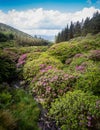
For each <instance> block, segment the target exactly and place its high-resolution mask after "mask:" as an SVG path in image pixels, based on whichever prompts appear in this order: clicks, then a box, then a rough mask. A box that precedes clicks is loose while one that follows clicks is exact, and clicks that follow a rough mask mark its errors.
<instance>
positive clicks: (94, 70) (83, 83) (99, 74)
mask: <svg viewBox="0 0 100 130" xmlns="http://www.w3.org/2000/svg"><path fill="white" fill-rule="evenodd" d="M75 86H76V89H81V90H83V91H85V92H86V91H89V92H91V93H93V94H95V95H99V94H100V89H99V88H100V64H98V65H97V64H95V63H94V64H88V68H87V71H86V73H84V74H82V75H80V76H79V78H78V79H77V82H76V84H75Z"/></svg>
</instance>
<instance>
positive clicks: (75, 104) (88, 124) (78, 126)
mask: <svg viewBox="0 0 100 130" xmlns="http://www.w3.org/2000/svg"><path fill="white" fill-rule="evenodd" d="M99 109H100V99H99V98H98V97H97V96H93V95H91V94H89V93H84V92H82V91H79V90H76V91H74V92H68V93H67V94H65V95H64V96H62V97H59V98H58V99H56V100H55V102H52V104H51V108H50V110H49V115H50V117H51V118H53V119H55V120H56V122H57V124H58V125H59V126H61V130H91V129H93V130H95V129H96V130H99V128H100V122H99V121H100V111H99Z"/></svg>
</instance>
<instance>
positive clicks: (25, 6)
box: [0, 0, 100, 38]
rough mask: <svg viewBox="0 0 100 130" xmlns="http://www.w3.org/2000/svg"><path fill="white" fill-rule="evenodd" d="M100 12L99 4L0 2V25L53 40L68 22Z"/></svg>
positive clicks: (87, 0)
mask: <svg viewBox="0 0 100 130" xmlns="http://www.w3.org/2000/svg"><path fill="white" fill-rule="evenodd" d="M97 10H98V11H99V12H100V0H76V1H75V0H0V22H2V23H5V24H8V25H10V26H13V27H15V28H17V29H19V30H21V31H24V32H26V33H28V34H31V35H33V36H34V35H43V36H45V37H47V38H53V36H55V35H56V34H57V33H58V32H59V31H60V30H61V29H62V28H64V27H65V26H66V25H67V24H69V23H70V22H71V21H73V22H75V21H78V20H79V21H81V20H82V19H85V18H86V17H92V15H93V13H94V12H96V11H97Z"/></svg>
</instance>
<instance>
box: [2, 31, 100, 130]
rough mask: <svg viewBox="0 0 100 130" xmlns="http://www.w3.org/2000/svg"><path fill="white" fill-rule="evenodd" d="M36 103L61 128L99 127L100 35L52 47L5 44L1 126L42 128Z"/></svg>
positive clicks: (26, 129)
mask: <svg viewBox="0 0 100 130" xmlns="http://www.w3.org/2000/svg"><path fill="white" fill-rule="evenodd" d="M1 36H2V37H3V35H1ZM6 36H7V37H5V36H4V38H5V39H6V38H7V42H8V39H9V35H8V34H7V35H6ZM3 45H4V44H3ZM34 99H35V100H36V101H37V102H36V101H35V100H34ZM37 103H41V104H42V106H43V108H45V109H46V110H47V114H46V115H45V116H46V117H47V119H48V120H47V123H48V122H49V120H50V121H52V122H56V125H57V126H58V127H60V129H61V130H99V129H100V33H98V34H95V35H93V34H92V35H91V34H87V35H86V36H85V37H77V38H74V39H71V40H69V41H66V42H61V43H59V44H54V45H52V46H28V47H21V46H14V47H5V45H4V46H2V48H1V49H0V129H1V130H38V129H39V125H38V122H39V118H40V110H39V108H38V104H37Z"/></svg>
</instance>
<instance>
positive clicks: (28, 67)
mask: <svg viewBox="0 0 100 130" xmlns="http://www.w3.org/2000/svg"><path fill="white" fill-rule="evenodd" d="M42 64H45V66H48V65H51V66H53V67H56V68H61V67H62V66H63V65H62V63H61V62H60V61H59V60H57V59H55V58H54V57H52V56H49V55H48V54H46V53H44V54H42V55H41V56H40V57H39V58H38V59H35V60H34V59H33V60H32V61H30V62H27V63H26V64H25V65H24V68H23V76H24V78H25V79H26V80H28V81H31V80H32V79H33V78H34V76H36V75H37V73H39V72H40V69H41V65H42Z"/></svg>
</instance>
